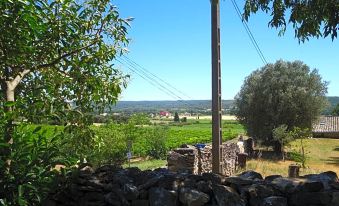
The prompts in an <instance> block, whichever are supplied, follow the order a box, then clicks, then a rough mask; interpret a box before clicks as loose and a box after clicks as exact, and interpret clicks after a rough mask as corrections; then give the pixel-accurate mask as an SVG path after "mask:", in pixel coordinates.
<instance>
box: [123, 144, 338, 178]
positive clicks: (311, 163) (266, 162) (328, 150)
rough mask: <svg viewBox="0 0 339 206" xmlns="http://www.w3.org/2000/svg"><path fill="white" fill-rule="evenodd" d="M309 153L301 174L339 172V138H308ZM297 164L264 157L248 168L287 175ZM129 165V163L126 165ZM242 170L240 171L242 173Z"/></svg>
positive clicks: (148, 164)
mask: <svg viewBox="0 0 339 206" xmlns="http://www.w3.org/2000/svg"><path fill="white" fill-rule="evenodd" d="M298 141H299V140H296V141H294V142H292V143H291V148H290V149H292V148H293V147H295V146H296V145H298ZM304 142H305V149H306V153H307V161H306V168H304V169H303V168H301V170H300V174H301V175H305V174H314V173H320V172H326V171H334V172H336V173H337V174H339V139H316V138H314V139H307V140H304ZM166 164H167V162H166V160H156V161H155V160H146V161H139V162H134V163H132V164H131V167H132V166H133V167H139V168H140V169H155V168H158V167H166ZM290 164H295V162H294V161H291V160H286V161H282V160H272V159H267V158H264V157H261V158H257V159H252V160H249V161H248V162H247V168H246V169H247V170H255V171H257V172H259V173H261V174H262V175H263V176H268V175H282V176H287V171H288V166H289V165H290ZM125 167H128V165H125ZM240 172H242V171H238V173H240Z"/></svg>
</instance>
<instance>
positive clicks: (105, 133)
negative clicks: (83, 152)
mask: <svg viewBox="0 0 339 206" xmlns="http://www.w3.org/2000/svg"><path fill="white" fill-rule="evenodd" d="M93 130H94V132H95V138H94V148H93V149H92V150H91V151H90V152H88V153H87V158H88V161H89V162H90V163H91V164H93V165H95V166H99V165H103V164H115V165H121V164H122V163H123V162H124V161H125V159H126V157H125V156H126V151H127V146H126V143H127V138H126V137H125V133H124V130H123V128H122V126H121V125H119V124H108V125H103V126H99V127H93Z"/></svg>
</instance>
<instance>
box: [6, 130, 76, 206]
mask: <svg viewBox="0 0 339 206" xmlns="http://www.w3.org/2000/svg"><path fill="white" fill-rule="evenodd" d="M1 135H3V134H1ZM46 136H47V135H46V130H42V127H37V128H35V129H34V130H33V131H32V130H31V129H30V128H29V127H27V126H26V125H22V126H19V127H18V128H16V129H15V131H14V132H13V143H12V144H8V143H6V142H1V143H0V148H1V149H2V150H3V149H9V151H10V152H9V153H8V154H7V156H6V157H3V158H2V160H1V162H0V170H1V173H2V174H1V175H2V178H1V180H0V183H1V184H0V191H2V192H0V204H1V205H39V204H40V202H41V201H42V200H43V199H44V198H45V197H46V196H47V194H48V192H49V191H50V189H51V188H53V185H54V184H55V183H56V182H55V180H56V179H55V177H56V176H57V175H59V172H58V171H56V170H55V167H56V165H63V166H66V167H69V166H70V165H73V164H75V161H76V159H73V158H71V157H69V156H67V155H65V154H63V153H62V152H61V151H60V150H59V148H60V146H61V143H62V141H61V139H62V136H61V133H58V132H57V131H56V130H55V134H54V135H53V136H52V137H51V138H47V137H46ZM4 159H7V160H9V161H10V164H7V163H6V162H5V161H3V160H4Z"/></svg>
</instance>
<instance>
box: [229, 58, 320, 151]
mask: <svg viewBox="0 0 339 206" xmlns="http://www.w3.org/2000/svg"><path fill="white" fill-rule="evenodd" d="M326 93H327V82H325V81H323V80H322V78H321V76H320V75H319V74H318V72H317V70H316V69H313V70H310V68H309V67H308V66H307V65H306V64H304V63H303V62H301V61H294V62H285V61H282V60H279V61H277V62H276V63H274V64H267V65H265V66H264V67H262V68H260V69H258V70H256V71H254V72H252V73H251V74H250V75H249V76H248V77H246V79H245V81H244V83H243V85H242V87H241V90H240V92H239V93H238V94H237V95H236V97H235V105H236V112H235V113H236V116H237V117H238V119H239V120H240V122H241V123H242V124H244V125H245V127H246V129H247V132H248V134H249V135H251V136H253V137H254V138H255V139H256V140H259V141H261V142H262V143H263V144H267V145H269V144H272V143H275V145H276V148H275V149H276V151H277V152H280V151H281V148H280V146H281V144H280V143H279V141H274V139H273V134H272V130H273V129H275V128H277V127H279V126H280V125H286V127H287V128H286V130H291V129H292V128H294V127H300V128H311V126H312V122H314V121H315V120H316V119H317V118H318V117H319V115H320V112H321V111H322V110H323V108H324V107H325V106H326V104H327V99H326V96H325V95H326Z"/></svg>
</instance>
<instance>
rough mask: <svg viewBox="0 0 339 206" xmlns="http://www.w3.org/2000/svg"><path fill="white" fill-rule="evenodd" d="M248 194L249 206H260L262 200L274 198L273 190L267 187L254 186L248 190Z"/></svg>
mask: <svg viewBox="0 0 339 206" xmlns="http://www.w3.org/2000/svg"><path fill="white" fill-rule="evenodd" d="M248 194H249V197H250V199H249V202H250V204H251V206H260V204H261V202H262V200H263V199H264V198H266V197H270V196H274V190H273V189H272V188H271V187H269V186H268V185H259V184H254V185H251V186H250V187H249V188H248Z"/></svg>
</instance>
